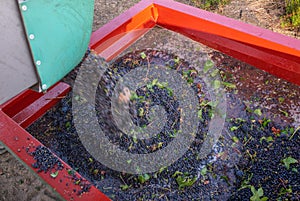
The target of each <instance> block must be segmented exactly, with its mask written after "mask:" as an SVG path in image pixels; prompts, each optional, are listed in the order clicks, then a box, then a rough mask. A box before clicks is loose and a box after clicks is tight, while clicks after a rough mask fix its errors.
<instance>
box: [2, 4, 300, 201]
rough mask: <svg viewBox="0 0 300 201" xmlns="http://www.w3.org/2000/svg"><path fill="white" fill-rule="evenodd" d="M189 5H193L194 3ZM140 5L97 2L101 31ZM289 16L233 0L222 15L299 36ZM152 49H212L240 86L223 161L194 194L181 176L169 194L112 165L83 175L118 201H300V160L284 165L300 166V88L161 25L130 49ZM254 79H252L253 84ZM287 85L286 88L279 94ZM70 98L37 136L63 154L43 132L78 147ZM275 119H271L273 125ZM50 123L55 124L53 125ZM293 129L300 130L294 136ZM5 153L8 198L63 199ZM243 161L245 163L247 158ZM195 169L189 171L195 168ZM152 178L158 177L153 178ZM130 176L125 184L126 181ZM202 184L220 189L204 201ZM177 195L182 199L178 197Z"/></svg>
mask: <svg viewBox="0 0 300 201" xmlns="http://www.w3.org/2000/svg"><path fill="white" fill-rule="evenodd" d="M182 2H184V3H188V4H192V2H189V1H182ZM134 3H136V1H124V0H122V1H118V2H112V1H109V0H108V1H98V0H96V3H95V19H94V27H93V30H96V29H97V28H99V27H101V26H102V25H104V24H105V23H107V22H108V21H109V20H111V19H113V18H114V17H116V16H117V15H119V14H120V13H122V12H124V11H125V10H126V9H127V8H129V7H130V6H132V5H134ZM281 11H282V4H281V3H279V1H272V2H268V3H267V2H266V1H250V0H249V1H232V2H231V3H230V4H229V5H227V6H224V7H222V8H220V9H218V10H216V11H215V12H219V13H222V14H224V15H226V16H229V17H232V18H236V19H240V20H243V21H246V22H248V23H252V24H255V25H258V26H261V27H265V28H269V29H272V30H274V31H277V32H280V33H284V34H286V35H290V36H293V37H299V35H298V33H297V32H295V31H294V32H293V31H289V30H283V29H281V28H280V26H279V21H278V20H279V13H280V12H281ZM240 13H242V14H240ZM174 47H175V48H174ZM144 48H156V49H163V50H166V51H170V52H172V53H173V54H175V55H178V56H179V57H181V58H184V59H187V60H189V62H191V63H192V62H193V58H195V57H196V56H199V54H197V51H192V53H191V51H190V50H191V49H192V50H196V49H197V50H199V51H198V53H199V52H205V53H207V54H208V56H209V57H211V58H212V59H213V61H214V62H215V63H216V66H217V68H218V69H219V70H220V72H221V76H222V79H223V80H224V81H225V82H229V83H232V84H233V85H231V87H228V88H227V98H228V106H229V108H231V110H230V112H229V113H228V119H229V122H227V123H226V125H225V126H226V128H227V132H225V131H224V132H225V133H224V134H223V135H224V136H225V137H224V138H223V139H222V140H221V143H220V144H221V145H220V147H221V149H220V150H216V152H215V155H216V156H218V157H219V158H218V159H215V158H213V157H212V158H211V161H210V162H208V161H207V162H206V163H204V165H207V167H208V168H207V169H208V171H207V173H206V174H205V176H203V175H202V176H203V178H202V179H200V180H198V181H197V182H196V184H197V187H192V188H187V190H186V191H180V190H178V186H177V185H178V184H176V180H175V179H174V178H173V179H170V183H169V185H170V186H168V187H167V188H166V189H163V188H162V186H160V185H158V184H155V182H154V183H152V182H153V181H156V180H155V179H151V180H150V181H149V182H151V184H150V183H148V182H145V183H143V184H140V183H139V182H138V181H137V180H138V179H137V178H136V177H132V178H131V177H130V176H128V175H121V176H120V174H117V173H116V172H114V171H111V170H109V169H108V168H104V167H103V166H101V164H96V165H98V166H97V167H102V171H99V172H100V173H99V175H96V176H95V175H94V176H91V175H89V174H88V173H87V172H86V171H85V169H84V167H85V166H84V165H83V164H82V163H80V164H82V168H81V169H80V170H79V172H81V173H82V174H83V175H84V176H87V177H88V178H89V179H91V180H93V181H94V182H95V183H96V182H97V179H98V183H96V185H97V186H98V187H99V188H100V189H101V190H102V191H103V192H105V193H107V194H108V195H109V196H110V197H111V198H114V199H116V200H124V199H130V200H132V199H133V198H135V199H138V198H142V196H143V194H144V195H145V198H149V197H148V196H150V197H151V196H152V195H151V193H153V194H154V195H155V196H157V197H156V198H155V197H154V198H155V199H159V200H172V198H173V199H175V198H177V199H180V198H181V199H183V198H185V199H188V200H190V198H189V196H193V197H194V198H198V200H203V199H204V198H206V199H204V200H214V199H215V200H225V199H226V198H230V200H245V199H246V200H249V198H250V197H251V196H252V192H251V190H250V189H251V186H252V187H254V188H255V189H256V190H257V189H259V188H260V187H261V188H262V189H263V190H264V196H267V197H269V199H270V200H275V199H276V198H277V199H278V198H279V197H281V200H291V199H293V200H299V199H300V198H299V192H300V191H299V183H300V181H299V179H298V178H299V176H298V175H297V173H296V171H298V172H299V171H300V169H299V162H298V163H292V164H291V167H290V169H288V168H287V167H286V166H285V164H284V162H283V159H286V158H288V157H289V156H290V157H292V158H295V159H296V160H298V161H299V158H300V157H299V153H297V150H299V148H300V147H299V132H298V133H297V132H295V129H296V128H298V127H299V125H300V110H299V108H300V106H299V100H298V98H299V95H300V94H299V91H300V90H299V87H297V86H295V85H293V84H290V83H288V82H285V81H283V80H280V79H277V78H275V77H273V76H271V75H269V74H267V73H264V72H263V71H260V70H258V69H255V68H253V67H251V66H249V65H246V64H244V63H242V62H239V61H237V60H235V59H232V58H230V57H228V56H226V55H223V54H220V53H218V52H215V51H213V50H210V49H207V48H205V47H202V46H201V45H199V44H197V43H194V42H192V41H190V40H188V39H186V38H184V37H181V36H178V35H177V34H174V33H171V32H168V31H165V30H163V29H159V28H157V29H155V30H152V31H150V32H149V33H148V34H147V35H146V36H145V37H143V38H142V39H141V40H140V41H139V42H138V43H137V44H135V45H134V46H132V47H131V48H130V49H128V50H127V51H126V52H130V51H132V50H141V49H144ZM124 54H125V53H124ZM77 70H78V68H77V69H75V71H73V72H72V73H71V74H70V75H69V76H67V77H66V78H65V79H64V81H66V82H68V83H70V84H72V83H73V80H74V77H75V75H76V72H77ZM233 74H234V75H235V76H233ZM250 78H251V81H249V80H250ZM232 86H235V87H232ZM279 87H280V89H281V90H276V89H278V88H279ZM245 89H248V90H245ZM68 98H70V96H69V97H67V99H66V100H65V101H63V102H62V103H60V105H59V107H56V108H54V109H53V110H51V111H50V112H49V113H48V114H47V115H46V116H45V117H44V118H42V119H41V120H40V121H39V123H37V124H35V125H33V126H32V127H31V128H30V131H31V133H33V134H34V135H36V137H38V138H39V140H41V141H44V142H45V143H44V144H45V145H46V146H49V147H50V148H52V149H54V150H55V149H56V150H57V151H58V152H59V143H49V138H46V137H45V138H44V137H43V136H41V135H40V133H44V134H47V135H48V136H49V135H51V134H53V133H57V130H55V129H54V128H55V125H54V124H58V125H56V127H57V128H63V130H60V131H62V132H63V133H64V135H65V136H64V135H62V136H61V137H62V138H66V137H73V141H71V143H75V144H76V143H78V142H77V141H76V136H73V134H72V136H68V135H70V133H72V132H69V130H68V129H70V128H68V129H66V128H65V127H66V123H67V122H69V121H71V117H70V113H69V112H70V111H68V110H67V111H64V112H62V108H63V107H70V105H68V104H69V102H68V101H67V100H68ZM260 112H261V113H262V114H260ZM57 115H61V117H60V118H59V119H56V118H57ZM49 118H50V120H49ZM241 119H242V120H243V121H242V120H241ZM268 119H270V120H271V122H268ZM265 122H267V123H265ZM49 125H52V126H53V127H49ZM291 128H294V131H293V130H291ZM293 134H294V135H293ZM245 136H246V138H245ZM235 137H236V138H235ZM291 137H293V138H292V139H293V141H291V140H289V138H291ZM54 138H55V137H54ZM54 140H55V139H54ZM66 141H67V140H66ZM47 142H48V143H47ZM51 146H52V147H51ZM76 146H77V145H76ZM77 148H78V151H80V150H81V148H80V146H78V147H77ZM247 150H248V151H247ZM252 151H253V152H252ZM58 154H59V153H58ZM254 155H255V156H254ZM0 156H1V157H0V159H1V160H0V161H1V167H0V179H1V182H0V189H1V190H0V192H1V193H0V194H1V196H2V197H0V200H57V199H58V198H57V196H56V195H55V194H54V193H53V192H52V191H51V189H49V188H48V187H46V186H45V185H44V184H42V183H41V181H39V180H38V179H37V178H36V177H35V176H34V175H33V174H32V173H31V172H29V171H28V170H27V169H26V168H24V167H23V166H22V164H21V163H20V162H18V161H17V160H16V159H15V158H14V157H13V156H12V155H10V154H9V153H4V154H1V155H0ZM68 157H69V156H66V158H63V159H64V160H67V161H68V163H71V164H73V165H78V164H77V162H76V160H74V161H71V160H70V159H71V158H68ZM241 157H242V158H243V160H241V161H239V159H240V158H241ZM269 158H274V160H272V163H269V162H268V161H269ZM237 159H238V160H237ZM192 164H193V163H192ZM225 164H226V165H225ZM89 165H91V164H89ZM93 165H94V164H93ZM75 167H77V166H75ZM75 167H73V168H75ZM203 167H204V166H203ZM77 168H78V167H77ZM177 168H178V167H177ZM194 168H195V167H194ZM190 169H193V168H190ZM190 169H189V168H187V170H190ZM99 170H101V169H99ZM174 170H176V168H174V169H170V172H172V171H174ZM292 170H294V171H292ZM266 172H267V173H266ZM221 173H222V174H221ZM173 174H174V172H173ZM173 174H171V173H166V172H163V174H162V177H163V178H170V176H171V175H173ZM216 175H217V176H216ZM251 175H254V176H251ZM152 177H153V175H151V178H152ZM99 178H100V180H99ZM215 178H217V179H215ZM122 179H123V180H125V181H122ZM272 181H273V182H272ZM124 183H127V184H128V185H133V187H131V188H129V190H128V191H122V190H120V185H124ZM201 185H202V186H203V185H204V186H205V188H204V189H206V190H207V192H213V193H212V195H210V196H208V195H206V197H201V196H203V195H204V194H201V193H200V194H199V195H198V197H197V196H195V194H196V193H199V192H202V191H200V190H201V188H200V187H201ZM149 188H153V189H155V188H156V190H153V191H151V190H149ZM139 189H140V190H139ZM220 189H222V191H221V190H220ZM202 190H203V189H202ZM24 192H25V193H24ZM222 192H226V193H225V194H223V195H224V197H222V196H221V195H220V194H222ZM233 192H234V193H233ZM189 193H190V194H189ZM24 195H25V196H24ZM174 195H175V196H176V197H172V196H174ZM261 197H262V196H261ZM154 198H152V199H154Z"/></svg>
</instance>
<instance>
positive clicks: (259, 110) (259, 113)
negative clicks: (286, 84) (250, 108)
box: [254, 109, 262, 116]
mask: <svg viewBox="0 0 300 201" xmlns="http://www.w3.org/2000/svg"><path fill="white" fill-rule="evenodd" d="M254 114H256V115H258V116H261V115H262V112H261V109H256V110H254Z"/></svg>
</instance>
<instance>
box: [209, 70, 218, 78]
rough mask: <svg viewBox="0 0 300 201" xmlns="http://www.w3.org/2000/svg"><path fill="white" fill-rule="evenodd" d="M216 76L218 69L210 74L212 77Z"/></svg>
mask: <svg viewBox="0 0 300 201" xmlns="http://www.w3.org/2000/svg"><path fill="white" fill-rule="evenodd" d="M218 74H219V69H215V70H214V71H213V72H211V73H210V75H211V76H212V77H216V75H218Z"/></svg>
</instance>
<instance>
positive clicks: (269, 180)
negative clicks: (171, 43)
mask: <svg viewBox="0 0 300 201" xmlns="http://www.w3.org/2000/svg"><path fill="white" fill-rule="evenodd" d="M98 60H99V58H98V57H97V56H95V55H94V54H92V53H90V54H88V55H87V58H86V59H85V61H84V62H83V63H82V66H85V65H86V66H90V65H98V64H99V62H97V61H98ZM226 62H227V61H226ZM148 64H151V65H154V66H155V65H164V66H166V67H168V68H172V69H176V70H177V71H178V73H179V74H180V75H181V76H182V77H183V78H184V79H185V80H186V81H187V83H189V85H190V87H191V88H192V89H193V90H194V92H195V93H196V94H197V95H198V98H199V105H198V107H197V108H198V109H199V111H201V112H199V113H198V115H199V122H197V123H198V132H197V134H196V137H195V140H194V142H193V143H192V145H191V147H190V149H189V150H188V151H187V152H186V153H185V154H184V155H183V156H182V157H181V158H180V159H179V160H178V161H176V162H175V163H173V164H172V165H170V166H168V167H164V168H161V169H160V170H159V171H157V172H154V173H149V174H138V175H135V174H128V173H122V172H118V171H114V170H112V169H109V168H107V167H106V166H104V165H102V164H101V163H100V162H98V161H96V160H95V159H94V158H93V156H91V155H90V154H89V153H88V152H87V151H86V149H85V148H84V146H83V145H82V143H81V141H80V138H79V136H78V134H77V132H76V129H75V127H74V122H73V117H72V110H71V109H72V100H71V99H72V94H69V95H68V96H67V97H66V98H65V99H63V100H62V101H61V103H60V104H59V106H58V107H56V108H55V109H53V110H52V111H50V112H48V113H47V114H46V115H45V116H44V117H43V118H42V119H41V120H39V122H38V123H37V124H34V125H33V126H31V127H30V128H29V131H30V132H31V133H32V134H33V135H34V136H35V137H36V138H38V139H39V140H40V141H41V142H42V143H43V144H45V145H47V146H48V147H49V148H50V149H51V150H52V151H53V152H55V153H56V154H57V155H58V156H60V157H61V158H62V159H63V160H64V161H66V162H67V163H68V164H69V165H71V167H72V168H73V169H74V170H76V171H78V172H79V173H80V174H81V175H82V176H84V177H85V178H87V179H88V180H89V181H91V182H92V183H93V184H94V185H95V186H96V187H97V188H99V189H100V190H101V191H102V192H104V193H105V194H106V195H107V196H109V197H110V198H111V199H112V200H249V199H251V200H265V199H266V198H268V199H269V200H276V199H279V200H299V183H300V181H299V171H300V165H299V158H300V156H299V152H298V150H299V148H300V147H299V129H294V128H292V127H291V126H287V125H283V124H282V126H279V125H278V123H276V122H273V121H272V120H271V119H269V118H266V116H264V115H262V110H261V109H259V108H255V109H253V108H251V106H249V105H247V104H245V102H244V101H242V100H241V99H240V97H239V93H238V91H235V90H236V86H235V84H233V83H232V84H230V83H228V81H229V80H226V78H225V79H224V86H225V87H226V90H227V103H228V108H230V110H229V111H228V116H227V117H228V118H227V122H226V124H225V127H224V129H223V135H222V136H221V138H220V139H219V142H218V143H217V144H216V146H214V147H213V149H212V151H211V154H210V155H208V156H207V157H205V158H204V159H201V157H200V156H199V150H200V148H201V145H202V144H203V140H204V136H205V133H207V130H208V126H207V125H208V122H209V121H210V120H211V115H212V107H213V104H211V102H210V101H209V99H208V96H207V93H206V91H207V87H206V86H205V83H203V81H202V80H201V79H198V78H197V77H198V76H197V74H198V72H197V71H196V70H195V69H194V68H192V67H191V66H190V65H189V64H188V63H187V62H186V61H184V60H182V59H179V58H178V57H177V56H176V55H172V54H168V53H166V52H162V51H156V50H144V51H138V52H133V53H129V54H126V55H124V56H122V57H120V58H119V59H117V60H116V61H114V62H113V63H112V64H111V67H110V68H109V69H108V70H107V71H106V72H105V73H104V76H103V77H102V79H101V80H100V82H99V85H98V89H97V96H96V97H97V98H96V106H95V108H96V110H97V117H98V122H99V125H100V126H101V127H102V129H104V130H106V131H107V132H106V136H107V137H108V138H109V140H110V141H111V142H112V143H114V144H116V145H118V146H119V147H120V148H121V149H123V150H125V151H127V152H130V153H143V154H144V153H151V152H155V151H158V150H161V149H163V148H164V147H165V146H167V145H168V143H169V142H171V141H172V140H173V138H174V137H176V135H179V134H180V133H178V129H179V126H180V112H178V111H179V110H180V107H179V102H178V99H177V98H176V94H174V91H173V90H172V89H171V88H169V87H168V84H167V83H162V82H158V80H152V81H151V82H149V83H148V84H147V85H145V86H143V87H140V88H139V89H137V90H136V91H135V92H134V93H130V95H129V94H127V93H126V91H125V92H124V94H123V95H124V96H122V97H119V98H121V100H122V101H128V102H129V108H128V109H129V111H130V116H131V119H132V120H133V122H134V123H135V124H136V125H138V126H140V127H146V126H149V117H150V116H149V114H150V113H151V110H150V109H151V108H152V107H155V106H156V105H160V106H162V107H163V108H164V109H165V110H166V113H167V120H168V121H167V123H166V124H165V125H164V127H163V129H162V131H161V133H159V134H158V135H156V137H155V138H149V139H143V140H140V139H136V138H135V137H134V136H133V137H130V136H127V135H125V134H124V133H122V131H120V130H118V128H116V126H115V125H114V124H113V121H112V114H111V110H110V106H111V105H110V104H111V95H112V93H113V89H114V87H115V85H116V83H117V82H118V80H119V79H120V78H121V77H122V76H125V75H126V74H127V73H129V72H130V71H131V70H133V69H135V68H138V67H140V66H142V65H146V66H147V65H148ZM219 68H220V69H219V70H220V71H221V74H226V72H224V71H225V70H226V69H224V68H222V66H221V67H220V66H219ZM77 71H78V69H75V71H73V72H72V73H71V74H70V75H69V76H68V77H67V78H66V80H67V81H68V80H69V81H70V80H71V82H70V83H71V84H72V80H74V79H75V75H76V72H77ZM227 79H228V78H227ZM236 116H238V117H236ZM45 122H50V123H47V126H41V125H45ZM40 133H44V135H40ZM128 163H130V161H128Z"/></svg>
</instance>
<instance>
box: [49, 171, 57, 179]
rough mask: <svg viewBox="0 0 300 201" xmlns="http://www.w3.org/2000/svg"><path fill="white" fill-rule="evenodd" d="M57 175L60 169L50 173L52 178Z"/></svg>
mask: <svg viewBox="0 0 300 201" xmlns="http://www.w3.org/2000/svg"><path fill="white" fill-rule="evenodd" d="M57 175H58V171H56V172H52V173H51V174H50V176H51V177H52V178H56V177H57Z"/></svg>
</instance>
